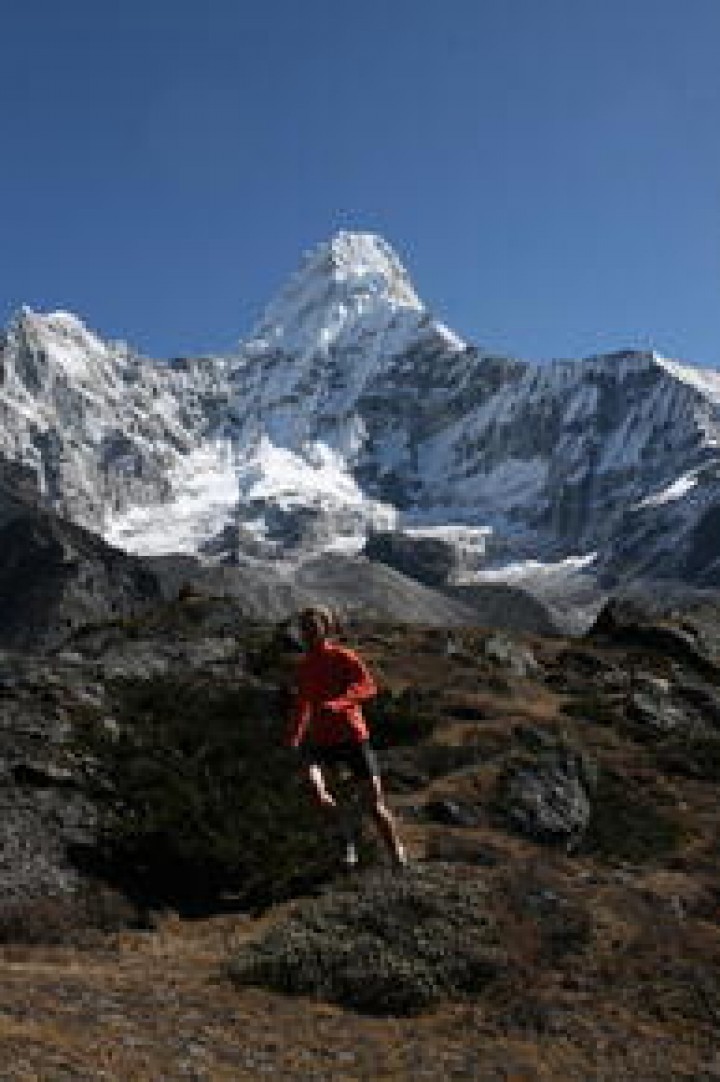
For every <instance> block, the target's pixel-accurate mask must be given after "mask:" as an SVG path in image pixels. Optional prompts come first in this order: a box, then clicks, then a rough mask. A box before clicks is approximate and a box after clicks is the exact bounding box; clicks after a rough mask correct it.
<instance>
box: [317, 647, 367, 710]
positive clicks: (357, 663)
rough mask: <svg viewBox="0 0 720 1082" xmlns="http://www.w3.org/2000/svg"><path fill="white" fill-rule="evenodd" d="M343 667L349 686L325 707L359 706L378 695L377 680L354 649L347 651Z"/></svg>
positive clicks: (343, 707) (334, 708)
mask: <svg viewBox="0 0 720 1082" xmlns="http://www.w3.org/2000/svg"><path fill="white" fill-rule="evenodd" d="M343 668H344V671H345V672H344V675H345V677H346V679H347V686H346V687H345V688H344V689H343V691H342V693H341V694H340V695H336V696H335V698H333V699H330V700H329V701H328V702H327V703H325V708H326V709H328V710H346V709H347V708H348V707H350V706H357V704H358V703H361V702H363V701H364V700H365V699H372V698H373V697H374V696H375V695H377V690H378V689H377V685H376V683H375V681H374V680H373V678H372V676H371V675H370V672H369V671H368V669H367V667H366V666H365V665H364V663H363V662H362V661H361V660H360V658H359V657H358V656H357V654H355V653H353V651H352V650H346V651H345V654H344V657H343Z"/></svg>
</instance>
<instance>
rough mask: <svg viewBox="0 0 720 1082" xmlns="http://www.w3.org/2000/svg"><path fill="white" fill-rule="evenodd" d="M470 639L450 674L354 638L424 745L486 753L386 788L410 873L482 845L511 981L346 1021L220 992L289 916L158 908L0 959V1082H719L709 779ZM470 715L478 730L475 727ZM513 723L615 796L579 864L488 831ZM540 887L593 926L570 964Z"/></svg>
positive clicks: (719, 995) (376, 641)
mask: <svg viewBox="0 0 720 1082" xmlns="http://www.w3.org/2000/svg"><path fill="white" fill-rule="evenodd" d="M482 638H483V636H482V634H481V633H474V632H467V633H463V636H462V643H461V646H462V649H461V650H460V652H459V653H458V654H455V655H454V656H452V657H451V658H448V657H446V652H445V649H444V642H445V639H444V636H438V635H437V633H431V632H423V631H421V630H418V631H407V630H404V629H392V628H387V627H386V628H381V627H376V628H365V629H363V630H362V632H359V633H358V635H357V636H356V637H355V639H354V641H355V642H356V644H357V645H359V646H360V648H361V649H362V650H363V652H364V654H365V656H366V657H367V658H368V659H369V660H370V662H371V664H372V665H373V666H374V668H375V670H376V671H377V672H378V673H379V674H380V675H381V677H382V679H383V681H384V683H385V684H386V685H387V686H389V687H392V688H393V689H395V690H401V689H402V688H404V687H406V686H409V685H418V684H420V685H421V686H422V687H424V688H425V689H427V691H428V692H429V693H430V696H431V698H432V700H433V701H434V703H435V709H436V714H437V718H438V722H439V724H438V727H437V729H436V730H435V732H434V734H433V736H432V737H431V743H432V744H433V745H446V746H455V747H457V746H462V745H472V746H473V747H474V748H479V749H481V751H482V757H481V761H480V763H479V764H476V765H474V766H471V767H468V768H466V769H463V770H459V771H456V772H454V773H452V774H450V775H447V776H437V777H435V778H433V779H431V780H430V781H429V782H428V784H427V785H426V786H424V787H423V788H422V789H421V790H415V791H402V792H400V789H401V786H399V785H396V789H397V792H396V793H395V794H394V796H393V798H392V802H393V805H394V807H395V808H396V809H397V810H398V812H399V814H400V815H401V817H402V824H403V831H404V833H405V835H406V837H407V839H408V841H409V844H410V847H411V849H412V851H413V853H414V855H415V856H416V857H417V858H426V859H430V860H432V859H441V860H444V861H450V862H452V861H460V862H462V861H466V862H472V863H474V862H475V861H476V857H477V854H478V852H480V851H482V852H483V853H484V854H486V855H487V854H491V855H492V857H493V858H494V864H493V866H492V867H488V868H487V869H486V872H485V875H486V878H487V883H488V887H489V890H490V892H491V896H492V898H493V900H494V904H495V906H496V913H497V917H498V920H500V921H502V922H503V927H504V929H505V935H506V942H507V944H508V946H509V947H511V948H512V949H511V951H510V955H511V957H510V964H509V965H508V970H507V974H506V976H505V979H503V980H500V981H498V982H496V983H495V984H494V985H493V986H492V987H491V988H490V989H489V990H488V991H487V993H486V994H485V995H483V996H482V997H481V998H480V999H479V1000H477V1001H476V1002H468V1003H464V1004H457V1005H443V1006H441V1007H439V1008H437V1009H434V1010H432V1011H430V1012H428V1013H426V1014H425V1015H423V1016H421V1017H420V1018H415V1019H410V1020H400V1019H377V1018H367V1017H361V1016H358V1015H356V1014H354V1013H352V1012H348V1011H345V1010H343V1009H342V1008H341V1007H339V1006H331V1005H327V1004H323V1003H314V1002H311V1001H307V1000H298V999H294V998H291V997H284V996H282V995H277V994H272V993H270V992H266V991H263V990H259V989H245V990H242V991H238V990H237V989H236V988H234V986H233V985H232V984H231V983H230V981H229V980H228V979H227V977H226V971H225V965H226V963H227V960H228V958H229V957H230V956H231V955H232V953H233V951H234V950H235V948H236V947H237V945H238V944H241V943H242V942H245V941H248V940H250V939H253V938H255V937H257V936H259V935H260V934H262V932H263V931H264V930H265V929H266V928H267V927H268V926H273V925H277V924H278V922H280V921H281V920H282V919H283V918H284V916H285V914H286V913H287V911H288V909H289V908H290V909H292V907H293V904H294V903H292V902H289V903H282V904H281V905H278V906H276V907H274V908H272V909H270V910H269V911H267V912H266V913H265V914H264V915H263V916H261V917H258V918H252V917H248V916H242V915H230V916H223V917H215V918H206V919H204V920H197V921H189V920H181V919H179V918H177V917H175V916H173V915H172V914H170V913H168V914H166V915H165V916H164V917H163V918H162V919H160V920H159V922H158V927H157V928H156V929H155V930H154V931H152V932H149V933H140V932H123V933H120V934H117V935H115V936H110V937H106V938H104V939H97V938H96V939H95V940H94V941H91V942H90V943H89V945H88V946H87V947H85V948H83V949H80V948H66V947H57V948H49V947H19V946H6V947H4V948H2V953H3V965H2V970H3V978H4V979H3V981H2V982H0V1065H1V1066H0V1078H1V1079H8V1080H9V1079H13V1080H16V1079H17V1080H20V1079H23V1080H28V1082H29V1080H31V1079H43V1080H47V1082H59V1080H61V1079H87V1080H90V1079H93V1080H94V1079H99V1078H106V1079H113V1080H118V1082H119V1080H123V1082H128V1080H138V1082H141V1080H142V1082H150V1080H153V1082H157V1080H158V1079H165V1080H174V1079H181V1078H195V1079H210V1080H224V1079H228V1080H229V1079H233V1080H235V1079H253V1080H254V1079H257V1078H260V1077H272V1078H274V1079H321V1078H332V1079H334V1080H342V1079H366V1078H373V1079H379V1078H382V1079H407V1078H411V1077H412V1078H432V1079H441V1078H442V1079H444V1078H458V1079H488V1080H494V1079H498V1080H499V1079H509V1078H512V1079H518V1080H521V1079H538V1080H539V1079H558V1080H560V1079H563V1080H573V1079H578V1080H580V1079H588V1080H590V1079H601V1078H607V1079H613V1080H615V1079H617V1080H623V1079H628V1080H629V1079H633V1080H634V1082H638V1080H643V1079H647V1080H650V1079H653V1080H658V1082H659V1080H661V1079H662V1080H665V1079H674V1078H678V1079H686V1080H687V1082H690V1080H696V1079H700V1078H703V1077H706V1078H708V1079H710V1078H712V1077H717V1074H714V1075H713V1074H711V1073H710V1072H711V1070H715V1071H717V1069H718V1067H719V1066H720V1064H718V1061H717V1058H716V1049H717V1047H718V1044H719V1041H718V1038H719V1035H720V1034H719V1031H720V990H719V989H718V977H717V974H718V972H720V874H719V872H718V849H717V845H718V841H717V839H718V836H719V828H720V811H719V810H718V802H717V792H716V782H715V781H714V780H712V779H705V780H703V779H702V778H700V779H698V778H691V777H687V776H686V774H684V773H682V772H679V771H677V770H669V769H667V760H666V759H664V758H663V756H662V755H661V754H660V751H659V746H658V745H657V742H655V743H654V742H648V741H647V740H638V739H637V734H636V733H633V732H632V731H631V730H629V729H628V728H627V727H626V726H625V724H624V723H623V721H622V718H621V717H619V716H616V714H615V713H614V712H613V709H610V708H609V707H608V703H607V702H606V701H605V698H602V697H601V699H600V700H599V699H598V697H597V695H596V694H595V692H593V696H590V695H589V692H588V691H587V690H586V691H584V692H583V691H578V689H577V687H576V688H575V690H574V692H572V693H571V692H570V690H569V684H568V686H567V687H566V686H565V685H564V682H563V673H564V671H565V662H564V660H563V659H562V657H559V655H560V654H561V653H562V651H563V649H564V644H563V643H562V642H560V641H557V640H556V641H552V642H551V641H550V640H548V641H540V640H536V641H535V643H534V647H535V649H536V652H537V654H538V656H539V657H540V658H541V660H542V661H543V663H544V665H545V666H546V671H550V670H553V668H554V669H555V672H556V674H559V678H558V679H556V680H555V681H553V682H552V687H550V686H548V683H547V682H545V681H539V680H534V679H513V678H510V677H509V676H508V675H507V673H505V672H503V670H501V669H497V668H495V667H493V666H491V665H489V664H488V663H487V662H486V661H484V660H483V659H482V651H481V642H482ZM456 639H457V635H456ZM458 641H459V640H458ZM598 653H599V655H600V656H601V657H602V656H605V655H603V651H602V650H599V651H598ZM605 660H613V659H612V658H610V659H608V658H607V656H605ZM619 660H620V663H621V664H622V663H623V655H620V656H619ZM653 664H654V662H653V661H652V659H650V658H648V659H646V660H645V662H644V665H645V668H646V669H650V670H651V669H652V665H653ZM589 686H590V685H589ZM573 704H574V707H575V708H574V709H572V705H573ZM598 704H599V705H598ZM568 706H571V709H570V710H569V711H568V709H567V708H568ZM591 708H592V709H595V710H596V711H597V714H598V717H597V719H596V720H594V719H593V718H592V717H590V716H589V714H590V712H591ZM472 711H475V713H476V715H477V717H476V718H475V719H473V720H468V718H467V715H468V713H469V712H472ZM528 724H530V725H534V726H540V727H542V728H543V729H545V730H547V731H549V732H558V733H562V734H563V738H564V739H566V740H569V741H571V742H572V743H573V744H575V745H576V746H581V747H582V748H583V749H584V750H585V751H586V752H587V753H589V754H590V755H591V756H592V757H593V758H594V759H595V760H596V761H597V762H598V763H599V765H600V767H601V769H602V771H603V777H605V778H609V779H611V781H610V783H609V784H608V790H607V792H606V796H607V798H608V800H610V801H612V800H617V799H619V796H620V797H622V798H623V799H625V800H626V801H627V804H628V808H626V809H625V812H624V814H623V817H622V819H620V818H619V817H617V816H615V815H613V814H612V806H610V807H609V808H606V812H607V813H606V814H605V815H604V816H601V817H599V820H598V823H596V836H595V844H594V846H589V847H588V851H587V852H581V853H579V854H577V855H574V856H568V855H566V854H565V853H563V852H562V851H560V850H556V849H546V848H542V847H539V846H538V845H536V844H535V843H533V842H532V841H530V840H527V839H525V838H523V837H521V836H519V835H516V834H514V833H511V832H509V831H508V830H507V829H505V826H504V825H503V823H502V821H501V820H500V819H499V818H498V815H497V812H496V810H495V808H494V803H493V795H494V793H495V786H496V781H497V778H498V776H499V774H500V772H501V770H502V769H503V766H504V764H505V763H506V762H507V760H508V757H511V756H513V755H516V754H521V753H522V750H521V749H520V748H519V746H518V741H517V738H516V737H515V736H514V735H513V730H514V727H515V726H517V725H523V726H527V725H528ZM613 786H614V787H615V788H613ZM430 797H454V798H456V799H459V800H464V801H466V802H470V803H472V804H473V805H475V806H476V807H477V808H478V809H479V811H480V822H479V825H478V826H477V827H474V828H449V827H445V826H440V825H433V824H431V823H428V822H426V821H424V820H422V819H421V818H418V816H417V815H416V814H414V813H413V811H412V809H413V808H416V807H417V806H419V805H421V804H422V803H423V802H424V801H425V800H426V799H428V798H430ZM648 808H650V809H651V811H652V813H653V814H652V815H650V816H648V815H647V814H645V813H646V811H647V809H648ZM653 816H655V818H653ZM658 816H659V817H660V818H661V820H662V822H663V823H668V824H670V825H671V826H672V831H671V833H672V840H671V843H670V844H667V839H666V837H665V835H664V834H662V832H661V834H662V839H663V840H662V844H660V845H658V846H657V847H656V848H655V847H654V846H653V839H656V838H657V831H656V829H655V827H656V824H657V818H658ZM615 828H617V829H615ZM631 843H632V844H631ZM533 890H535V891H547V890H550V891H554V892H556V893H558V894H562V895H563V896H564V897H567V898H568V899H570V900H571V901H572V903H573V905H574V906H576V907H577V908H578V909H580V910H582V911H584V912H586V913H588V914H589V916H590V923H591V930H592V932H591V935H590V937H589V939H588V940H587V942H584V943H583V944H582V946H581V947H580V948H579V949H578V950H573V951H569V952H564V951H563V950H562V949H559V948H558V944H557V942H556V940H555V939H553V935H554V934H555V933H554V932H553V930H552V928H550V929H549V930H548V928H546V927H544V926H543V923H542V921H541V920H539V919H538V918H537V915H534V914H532V913H528V911H527V906H526V905H525V902H524V899H525V898H526V897H527V896H528V893H531V894H532V892H533ZM553 951H554V952H555V953H554V954H553ZM713 1064H714V1067H713Z"/></svg>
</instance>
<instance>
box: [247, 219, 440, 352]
mask: <svg viewBox="0 0 720 1082" xmlns="http://www.w3.org/2000/svg"><path fill="white" fill-rule="evenodd" d="M424 311H425V306H424V305H423V303H422V301H421V300H420V298H419V297H418V295H417V293H416V292H415V290H414V288H413V285H412V282H411V281H410V277H409V275H408V273H407V271H406V270H405V267H404V266H403V264H402V263H401V261H400V258H399V257H398V255H397V254H396V253H395V251H394V250H393V249H392V248H391V246H390V245H389V244H388V243H387V241H385V240H383V238H382V237H379V236H377V235H376V234H374V233H360V232H347V231H341V232H339V233H336V234H335V235H334V236H333V237H331V238H330V240H328V241H324V242H323V243H322V244H319V245H317V246H316V247H315V248H313V249H311V250H310V251H309V252H307V253H306V254H305V256H304V258H303V260H302V262H301V264H300V267H299V269H298V270H297V271H296V272H295V273H294V274H293V275H292V276H291V278H290V279H289V281H288V282H287V284H286V285H285V287H284V288H283V289H282V290H281V291H280V293H279V294H278V295H277V297H276V298H275V300H273V301H272V302H271V303H270V304H269V305H268V307H267V308H266V309H265V312H264V315H263V317H262V319H261V321H260V323H259V325H258V327H257V328H256V329H255V331H254V333H253V334H252V336H251V340H250V341H251V344H253V345H260V346H263V347H267V346H273V347H275V348H281V349H285V350H287V351H293V352H296V351H298V350H299V351H301V352H304V350H305V349H306V348H307V347H308V346H309V345H311V344H313V343H315V344H325V345H327V344H329V343H330V342H332V341H334V340H335V339H336V338H337V336H338V334H339V333H340V332H341V331H342V330H343V329H344V328H346V327H348V326H349V325H350V324H354V323H355V322H357V321H358V320H363V321H366V320H369V321H371V322H372V323H373V324H374V325H375V326H378V325H380V324H383V323H385V322H390V321H391V320H392V319H393V317H394V316H395V315H396V314H402V313H406V314H407V313H410V314H412V315H413V316H417V315H418V314H422V313H423V312H424Z"/></svg>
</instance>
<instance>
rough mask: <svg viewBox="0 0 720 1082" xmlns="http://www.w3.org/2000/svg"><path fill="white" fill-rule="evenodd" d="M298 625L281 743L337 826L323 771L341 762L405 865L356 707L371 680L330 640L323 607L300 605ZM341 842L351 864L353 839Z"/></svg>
mask: <svg viewBox="0 0 720 1082" xmlns="http://www.w3.org/2000/svg"><path fill="white" fill-rule="evenodd" d="M299 624H300V632H301V635H302V638H303V642H304V644H305V647H306V653H305V655H304V657H303V658H302V660H301V661H300V664H299V665H298V669H297V675H296V681H297V685H296V697H295V705H294V709H293V712H292V716H291V719H290V724H289V726H288V730H287V734H286V738H285V743H286V744H287V745H288V746H289V747H291V748H295V749H297V750H298V752H299V754H300V756H301V762H302V764H303V773H304V775H305V777H306V778H307V780H308V782H309V783H310V787H311V791H312V794H313V797H314V799H315V800H316V801H317V803H318V804H319V806H320V807H322V808H324V809H326V810H327V811H328V812H330V813H331V814H333V815H335V816H337V817H338V823H339V824H340V825H342V824H341V811H340V809H339V808H338V805H337V802H336V800H335V797H334V796H333V795H332V793H331V792H330V790H329V789H328V786H327V782H326V777H325V774H326V773H327V768H332V767H335V766H340V767H342V766H344V767H346V768H347V769H348V770H349V771H350V772H351V773H352V775H353V778H354V780H355V781H356V783H357V785H358V792H359V794H360V796H361V798H362V800H363V803H364V804H365V805H366V806H367V807H368V808H369V810H370V811H371V813H372V816H373V819H374V821H375V824H376V826H377V828H378V830H379V832H380V835H381V837H382V839H383V841H384V842H385V844H386V846H387V847H388V850H389V851H390V853H391V855H392V858H393V860H394V861H395V863H396V864H405V863H406V862H407V856H406V853H405V848H404V846H403V844H402V842H401V841H400V837H399V835H398V832H397V827H396V825H395V821H394V819H393V817H392V815H391V813H390V811H389V809H388V807H387V804H386V803H385V796H384V794H383V789H382V782H381V780H380V771H379V769H378V763H377V759H376V757H375V753H374V751H373V749H372V748H371V746H370V740H369V732H368V727H367V723H366V721H365V719H364V717H363V713H362V708H361V705H360V704H361V703H362V702H363V701H364V700H365V699H371V698H372V697H373V696H374V695H376V694H377V688H376V686H375V682H374V680H373V678H372V677H371V675H370V673H369V672H368V670H367V668H366V667H365V665H364V664H363V662H362V661H361V660H360V658H359V657H358V656H357V654H355V653H354V652H353V651H352V650H349V649H347V647H344V646H340V645H338V644H337V643H335V642H332V641H331V640H330V637H329V636H330V633H331V630H332V625H333V621H332V617H331V615H330V613H329V612H328V610H327V609H324V608H321V607H320V606H315V607H313V608H308V609H304V610H303V611H302V612H301V613H300V616H299ZM306 736H307V738H308V739H307V740H306V741H305V742H304V743H303V741H304V738H305V737H306ZM346 842H347V853H346V863H347V864H349V865H354V864H356V863H357V851H356V849H355V843H354V840H353V839H352V838H351V837H349V836H348V837H347V838H346Z"/></svg>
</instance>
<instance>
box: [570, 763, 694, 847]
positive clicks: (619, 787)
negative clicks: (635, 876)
mask: <svg viewBox="0 0 720 1082" xmlns="http://www.w3.org/2000/svg"><path fill="white" fill-rule="evenodd" d="M634 786H635V783H633V782H631V781H630V780H629V779H627V778H624V777H622V776H621V775H620V774H617V773H615V772H611V771H610V770H607V769H606V770H601V771H600V772H599V775H598V780H597V786H596V789H595V792H594V793H593V798H592V813H591V816H590V825H589V828H588V830H587V833H586V835H585V838H584V841H583V844H582V851H584V852H589V853H593V854H596V855H597V856H600V857H605V858H607V859H620V860H630V861H637V862H642V861H651V860H654V859H657V858H658V857H663V856H665V855H666V854H668V853H671V852H673V851H674V850H675V849H676V848H677V846H678V845H679V843H680V840H681V838H682V828H681V825H680V823H679V821H678V819H677V818H676V817H674V816H673V815H672V814H671V813H670V812H669V811H667V810H665V809H661V808H660V807H659V806H658V805H657V803H656V802H655V801H653V799H652V796H651V795H649V794H648V793H647V792H645V791H640V790H638V789H637V787H636V786H635V787H634Z"/></svg>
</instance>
